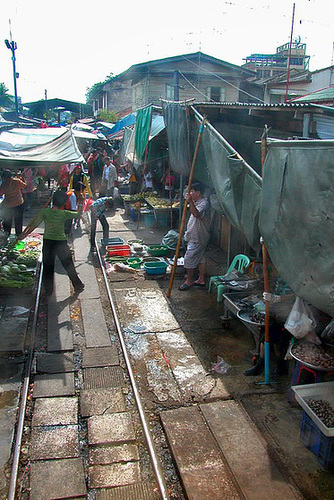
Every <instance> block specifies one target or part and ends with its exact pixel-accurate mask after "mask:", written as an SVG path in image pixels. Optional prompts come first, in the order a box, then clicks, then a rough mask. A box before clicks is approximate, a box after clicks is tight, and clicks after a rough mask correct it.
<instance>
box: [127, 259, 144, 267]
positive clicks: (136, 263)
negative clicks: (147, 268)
mask: <svg viewBox="0 0 334 500" xmlns="http://www.w3.org/2000/svg"><path fill="white" fill-rule="evenodd" d="M142 262H143V259H141V258H140V257H130V258H129V259H127V261H126V263H127V264H128V266H130V267H132V268H133V269H139V268H140V266H141V263H142Z"/></svg>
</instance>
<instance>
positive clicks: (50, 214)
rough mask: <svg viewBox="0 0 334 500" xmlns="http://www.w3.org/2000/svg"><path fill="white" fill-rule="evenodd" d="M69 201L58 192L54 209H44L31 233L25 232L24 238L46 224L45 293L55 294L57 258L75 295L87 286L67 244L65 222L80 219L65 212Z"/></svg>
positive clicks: (77, 215) (55, 196) (71, 213)
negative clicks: (80, 275) (42, 224)
mask: <svg viewBox="0 0 334 500" xmlns="http://www.w3.org/2000/svg"><path fill="white" fill-rule="evenodd" d="M66 201H67V195H66V193H65V192H63V191H56V192H55V193H54V195H53V199H52V208H43V209H42V210H41V211H40V213H39V214H38V216H37V217H36V218H35V219H34V221H33V223H32V224H31V226H30V228H29V232H26V231H25V232H24V233H22V235H24V237H26V236H28V234H30V233H31V232H32V231H33V230H34V229H35V228H36V227H38V226H39V225H40V224H41V223H42V222H44V224H45V231H44V236H43V251H42V259H43V286H44V289H45V293H46V294H47V295H51V294H52V293H53V281H54V267H55V259H56V256H57V257H58V258H59V260H60V262H61V263H62V265H63V267H64V269H65V270H66V272H67V274H68V277H69V278H70V280H71V282H72V285H73V287H74V291H75V293H80V292H82V291H83V289H84V288H85V285H84V284H83V282H82V281H81V280H80V278H79V276H78V274H77V272H76V270H75V267H74V263H73V259H72V255H71V250H70V248H69V246H68V244H67V237H66V234H65V222H66V221H67V220H68V219H73V218H78V217H79V214H78V212H73V211H71V210H63V207H64V205H65V203H66Z"/></svg>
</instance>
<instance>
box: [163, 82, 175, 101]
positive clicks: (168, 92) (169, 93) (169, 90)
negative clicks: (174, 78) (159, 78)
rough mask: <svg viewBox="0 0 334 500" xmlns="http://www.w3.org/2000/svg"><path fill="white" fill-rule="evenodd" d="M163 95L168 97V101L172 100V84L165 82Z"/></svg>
mask: <svg viewBox="0 0 334 500" xmlns="http://www.w3.org/2000/svg"><path fill="white" fill-rule="evenodd" d="M165 96H166V99H168V100H169V101H173V100H174V85H170V84H169V83H166V85H165Z"/></svg>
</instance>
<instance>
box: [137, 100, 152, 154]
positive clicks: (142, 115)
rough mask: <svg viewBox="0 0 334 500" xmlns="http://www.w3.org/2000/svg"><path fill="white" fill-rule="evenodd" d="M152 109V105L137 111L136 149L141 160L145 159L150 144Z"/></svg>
mask: <svg viewBox="0 0 334 500" xmlns="http://www.w3.org/2000/svg"><path fill="white" fill-rule="evenodd" d="M152 110H153V108H152V106H149V107H147V108H144V109H140V110H139V111H138V112H137V120H136V135H135V150H136V157H137V158H138V159H139V160H141V161H144V159H145V150H146V147H147V145H148V138H149V134H150V128H151V122H152Z"/></svg>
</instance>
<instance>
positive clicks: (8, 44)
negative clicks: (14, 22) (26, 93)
mask: <svg viewBox="0 0 334 500" xmlns="http://www.w3.org/2000/svg"><path fill="white" fill-rule="evenodd" d="M5 44H6V47H7V49H9V50H11V52H12V61H13V78H14V95H15V118H16V122H17V123H18V121H19V104H18V100H17V86H16V79H17V78H18V76H19V75H18V73H16V65H15V62H16V58H15V50H16V49H17V43H16V42H14V41H13V40H11V41H9V40H5Z"/></svg>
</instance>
